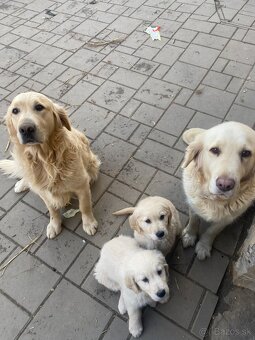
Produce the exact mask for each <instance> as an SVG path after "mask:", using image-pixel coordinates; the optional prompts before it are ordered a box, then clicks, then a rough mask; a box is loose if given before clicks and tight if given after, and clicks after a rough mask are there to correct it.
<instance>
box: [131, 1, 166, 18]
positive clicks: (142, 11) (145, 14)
mask: <svg viewBox="0 0 255 340" xmlns="http://www.w3.org/2000/svg"><path fill="white" fill-rule="evenodd" d="M162 12H163V10H162V9H160V8H156V7H150V6H145V5H142V6H140V7H139V8H138V9H137V10H136V11H134V12H133V14H132V15H131V17H132V18H136V19H142V20H144V21H154V20H155V19H156V18H157V17H158V16H159V15H160V14H161V13H162Z"/></svg>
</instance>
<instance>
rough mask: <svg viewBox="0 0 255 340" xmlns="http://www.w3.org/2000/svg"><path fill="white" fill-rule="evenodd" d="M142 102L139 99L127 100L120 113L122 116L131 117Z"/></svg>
mask: <svg viewBox="0 0 255 340" xmlns="http://www.w3.org/2000/svg"><path fill="white" fill-rule="evenodd" d="M140 104H141V102H139V101H138V100H135V99H130V100H129V101H128V102H127V104H126V105H125V106H124V107H123V109H122V110H121V111H120V114H121V115H122V116H126V117H131V116H132V114H133V113H134V112H135V111H136V109H137V108H138V107H139V105H140Z"/></svg>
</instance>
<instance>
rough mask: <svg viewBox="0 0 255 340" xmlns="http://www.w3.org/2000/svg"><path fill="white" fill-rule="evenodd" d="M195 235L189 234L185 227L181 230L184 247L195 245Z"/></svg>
mask: <svg viewBox="0 0 255 340" xmlns="http://www.w3.org/2000/svg"><path fill="white" fill-rule="evenodd" d="M196 239H197V237H196V235H190V234H189V233H188V232H187V231H186V229H184V230H183V232H182V244H183V247H184V248H187V247H193V246H194V245H195V242H196Z"/></svg>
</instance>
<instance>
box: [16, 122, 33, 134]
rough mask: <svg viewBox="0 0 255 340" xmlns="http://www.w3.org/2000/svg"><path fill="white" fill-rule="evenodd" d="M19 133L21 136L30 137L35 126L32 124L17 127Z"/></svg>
mask: <svg viewBox="0 0 255 340" xmlns="http://www.w3.org/2000/svg"><path fill="white" fill-rule="evenodd" d="M19 132H20V134H21V135H22V136H31V135H32V134H33V133H34V132H35V125H34V124H32V123H25V124H23V125H21V126H20V127H19Z"/></svg>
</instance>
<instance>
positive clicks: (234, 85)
mask: <svg viewBox="0 0 255 340" xmlns="http://www.w3.org/2000/svg"><path fill="white" fill-rule="evenodd" d="M243 83H244V80H243V79H239V78H235V77H233V78H232V80H231V81H230V83H229V85H228V87H227V89H226V90H227V91H228V92H232V93H238V92H239V90H240V89H241V87H242V86H243Z"/></svg>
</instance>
